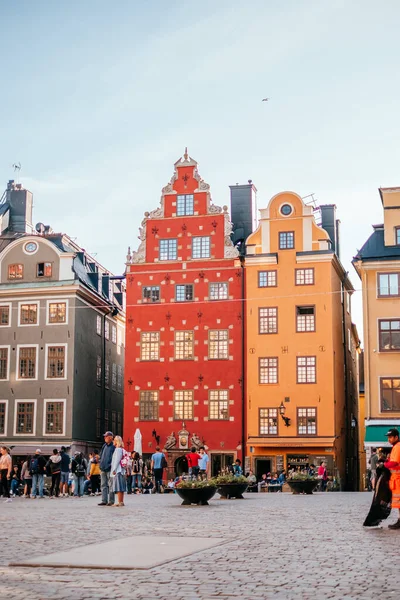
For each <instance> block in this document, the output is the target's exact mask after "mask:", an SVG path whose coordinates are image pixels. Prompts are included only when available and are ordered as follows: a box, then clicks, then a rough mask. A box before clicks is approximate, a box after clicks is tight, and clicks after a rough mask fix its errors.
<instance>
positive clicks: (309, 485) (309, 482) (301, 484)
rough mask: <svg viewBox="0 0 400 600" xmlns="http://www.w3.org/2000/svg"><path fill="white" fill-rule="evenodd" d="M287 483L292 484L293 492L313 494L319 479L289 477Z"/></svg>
mask: <svg viewBox="0 0 400 600" xmlns="http://www.w3.org/2000/svg"><path fill="white" fill-rule="evenodd" d="M287 483H288V484H289V486H290V489H291V490H292V492H293V494H308V495H309V494H312V493H313V491H314V490H315V488H316V487H317V485H318V483H319V480H318V479H304V480H302V479H298V480H296V479H288V481H287Z"/></svg>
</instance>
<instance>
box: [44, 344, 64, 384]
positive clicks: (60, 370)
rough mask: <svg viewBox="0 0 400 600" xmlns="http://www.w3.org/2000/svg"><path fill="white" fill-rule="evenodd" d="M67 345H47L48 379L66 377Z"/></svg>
mask: <svg viewBox="0 0 400 600" xmlns="http://www.w3.org/2000/svg"><path fill="white" fill-rule="evenodd" d="M65 355H66V347H65V346H48V347H47V379H64V378H65V375H66V373H65V366H66V365H65Z"/></svg>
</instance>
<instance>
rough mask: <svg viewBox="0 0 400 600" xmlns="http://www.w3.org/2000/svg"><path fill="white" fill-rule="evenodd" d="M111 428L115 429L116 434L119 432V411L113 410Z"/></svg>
mask: <svg viewBox="0 0 400 600" xmlns="http://www.w3.org/2000/svg"><path fill="white" fill-rule="evenodd" d="M111 430H112V431H114V432H115V433H114V435H115V434H116V433H117V411H116V410H113V411H111Z"/></svg>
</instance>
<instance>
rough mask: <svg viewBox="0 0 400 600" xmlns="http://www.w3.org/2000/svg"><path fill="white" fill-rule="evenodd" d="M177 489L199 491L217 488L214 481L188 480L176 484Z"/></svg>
mask: <svg viewBox="0 0 400 600" xmlns="http://www.w3.org/2000/svg"><path fill="white" fill-rule="evenodd" d="M176 487H177V488H179V489H181V490H182V489H199V488H205V487H216V485H215V483H213V480H212V479H204V480H197V479H188V480H187V481H180V482H179V483H177V484H176Z"/></svg>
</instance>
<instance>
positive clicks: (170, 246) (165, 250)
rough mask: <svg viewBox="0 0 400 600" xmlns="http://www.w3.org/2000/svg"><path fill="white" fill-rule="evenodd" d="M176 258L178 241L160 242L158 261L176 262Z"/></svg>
mask: <svg viewBox="0 0 400 600" xmlns="http://www.w3.org/2000/svg"><path fill="white" fill-rule="evenodd" d="M177 256H178V240H160V246H159V254H158V257H159V259H160V260H176V259H177Z"/></svg>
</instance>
